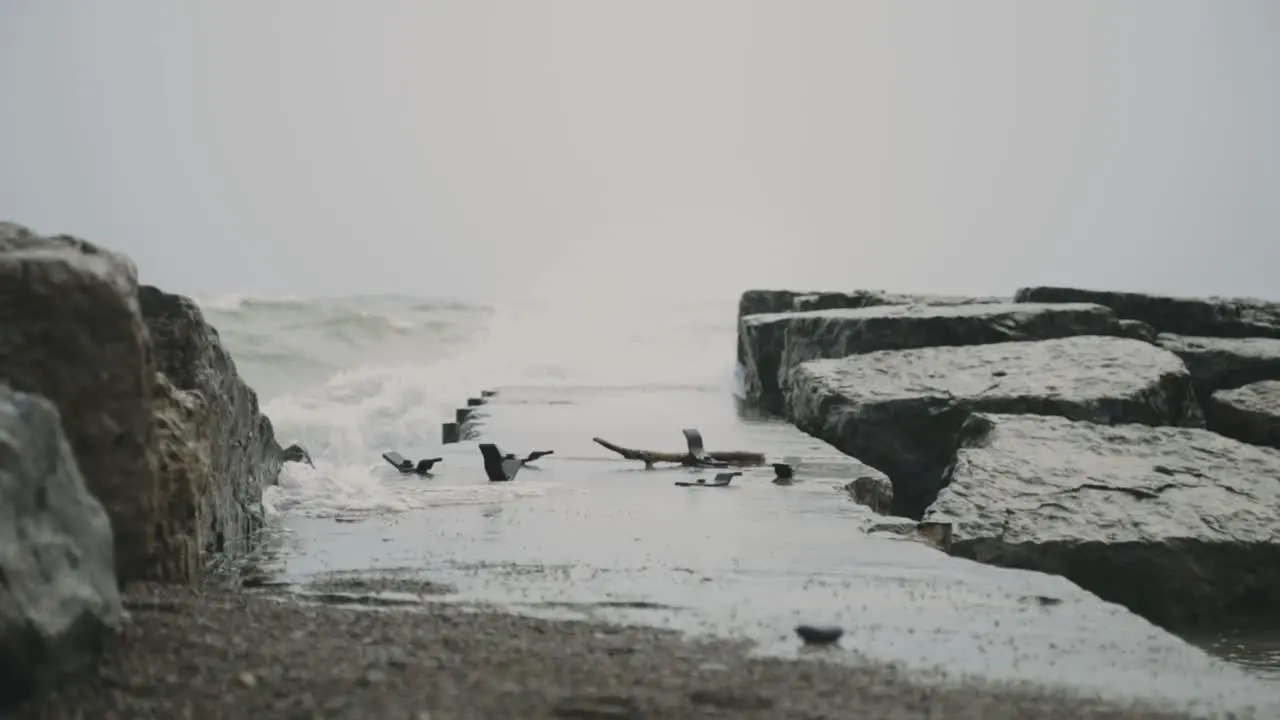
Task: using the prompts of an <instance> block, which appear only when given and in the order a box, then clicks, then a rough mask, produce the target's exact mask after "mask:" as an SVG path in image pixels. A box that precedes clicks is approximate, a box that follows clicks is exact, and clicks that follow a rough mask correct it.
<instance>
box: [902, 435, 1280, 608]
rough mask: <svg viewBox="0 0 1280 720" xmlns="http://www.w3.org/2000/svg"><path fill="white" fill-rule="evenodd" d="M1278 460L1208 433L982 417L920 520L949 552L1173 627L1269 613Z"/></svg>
mask: <svg viewBox="0 0 1280 720" xmlns="http://www.w3.org/2000/svg"><path fill="white" fill-rule="evenodd" d="M1277 477H1280V452H1276V451H1274V450H1270V449H1266V448H1258V447H1254V446H1251V445H1246V444H1244V443H1240V442H1237V441H1235V440H1231V439H1229V438H1226V437H1223V436H1221V435H1218V434H1215V433H1212V432H1209V431H1206V430H1200V429H1192V428H1172V427H1147V426H1142V425H1110V426H1109V425H1099V424H1095V423H1089V422H1079V421H1074V420H1069V419H1066V418H1061V417H1049V416H1038V415H1000V414H986V413H978V414H974V415H972V416H970V418H969V419H968V420H967V421H966V424H965V427H964V429H963V431H962V433H961V441H960V444H959V449H958V451H957V454H956V460H955V463H954V465H953V466H952V467H951V468H949V470H948V472H947V477H946V479H945V480H946V482H947V487H946V488H945V489H944V490H942V492H941V493H939V495H938V499H937V501H936V502H935V503H934V504H933V505H932V506H931V507H930V508H929V511H928V512H927V513H926V515H925V519H926V520H929V521H936V522H950V523H952V524H953V534H952V538H951V543H950V552H952V553H953V554H956V555H960V556H963V557H968V558H972V559H974V560H978V561H980V562H985V563H991V564H996V565H1003V566H1009V567H1018V568H1025V569H1031V570H1039V571H1042V572H1048V573H1053V574H1058V575H1062V576H1065V577H1067V578H1068V579H1070V580H1072V581H1074V582H1076V583H1077V584H1079V585H1080V586H1081V587H1083V588H1085V589H1087V590H1090V591H1092V592H1094V593H1096V594H1097V595H1098V596H1099V597H1101V598H1103V599H1105V600H1110V601H1112V602H1116V603H1119V604H1121V605H1124V606H1126V607H1128V608H1130V609H1132V610H1133V611H1134V612H1137V613H1139V614H1141V615H1143V616H1144V617H1146V618H1148V619H1151V620H1152V621H1153V622H1156V623H1158V624H1161V625H1164V626H1166V627H1185V626H1191V625H1195V624H1199V623H1213V622H1215V621H1217V620H1219V619H1221V618H1224V617H1232V616H1237V617H1239V616H1248V615H1255V616H1257V615H1261V616H1267V615H1274V612H1275V608H1276V607H1277V606H1278V604H1280V577H1278V576H1277V575H1276V573H1275V572H1272V570H1271V568H1275V567H1280V482H1277V481H1276V478H1277Z"/></svg>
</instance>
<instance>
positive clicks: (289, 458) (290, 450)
mask: <svg viewBox="0 0 1280 720" xmlns="http://www.w3.org/2000/svg"><path fill="white" fill-rule="evenodd" d="M280 461H281V462H282V463H287V462H296V463H305V464H307V465H310V466H311V467H315V466H316V464H315V463H314V462H313V461H312V460H311V453H309V452H307V449H306V448H304V447H302V446H301V445H298V444H297V443H294V444H293V445H290V446H289V447H287V448H285V449H284V450H281V451H280Z"/></svg>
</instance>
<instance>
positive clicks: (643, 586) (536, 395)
mask: <svg viewBox="0 0 1280 720" xmlns="http://www.w3.org/2000/svg"><path fill="white" fill-rule="evenodd" d="M549 401H556V402H549ZM488 412H489V413H490V415H489V417H488V418H486V421H485V425H484V434H485V436H486V440H488V441H492V442H496V443H498V444H499V445H500V446H501V447H503V449H504V450H506V451H509V452H515V453H524V452H527V451H528V450H532V449H554V450H555V451H556V454H555V455H553V456H552V457H549V458H546V459H545V460H543V461H541V462H540V463H539V467H538V468H536V469H535V468H529V469H526V470H524V471H522V472H521V473H520V475H519V476H518V477H517V479H516V481H515V482H514V483H512V486H520V488H521V489H522V491H521V492H520V493H514V492H497V491H490V494H489V495H488V496H484V497H485V501H484V502H474V503H461V504H458V503H441V504H432V503H417V504H415V505H414V509H410V510H407V511H404V512H400V513H387V514H383V515H379V516H369V517H366V518H364V519H363V520H362V521H360V522H353V523H336V522H334V521H333V520H332V519H326V518H301V517H287V518H286V520H285V527H286V529H287V531H288V532H289V534H290V537H289V541H288V543H287V545H288V549H286V550H285V551H284V553H283V555H282V559H281V564H280V567H279V573H280V575H281V577H283V578H285V579H288V580H293V581H297V582H308V581H312V580H324V579H332V578H333V577H335V576H334V573H335V572H338V573H364V574H365V575H369V574H370V572H371V571H372V573H373V576H375V577H376V576H377V574H378V573H379V572H382V571H385V572H392V573H401V574H404V573H406V572H410V573H413V572H417V573H420V574H421V577H423V578H426V579H429V580H430V581H431V582H433V583H436V584H438V585H447V586H450V588H452V589H453V590H454V592H453V593H450V594H446V595H437V596H433V597H431V598H428V599H429V600H431V601H440V600H446V601H456V602H495V603H499V604H502V605H504V606H506V607H509V608H512V609H514V610H517V611H522V612H527V613H530V614H537V615H542V616H549V617H587V618H597V619H604V620H615V621H624V622H639V623H645V624H651V625H657V626H660V627H669V628H673V629H678V630H683V631H686V632H691V633H715V634H719V635H731V636H742V637H746V638H749V639H751V640H753V641H755V642H756V643H758V646H759V651H760V652H764V653H770V654H776V655H783V656H789V657H798V656H799V655H800V644H799V642H798V640H797V639H796V637H795V635H794V628H795V626H796V625H798V624H801V623H806V622H807V623H814V624H839V625H841V626H843V627H844V628H845V636H844V638H843V639H842V640H841V648H842V649H841V650H839V651H836V652H835V653H834V654H831V653H827V654H824V657H829V658H830V657H840V656H845V657H848V658H849V659H871V660H876V661H881V662H895V663H901V664H904V665H907V666H910V667H913V668H917V669H921V670H935V671H939V672H941V673H942V674H944V675H951V676H957V675H982V676H986V677H990V678H996V679H1008V680H1026V681H1032V682H1039V683H1048V684H1057V685H1067V686H1070V687H1074V688H1076V689H1079V690H1084V691H1087V692H1095V693H1099V694H1104V695H1105V694H1110V695H1118V696H1137V697H1145V698H1158V699H1164V700H1170V701H1175V702H1178V703H1181V704H1184V705H1187V706H1194V705H1195V704H1197V703H1202V704H1203V706H1204V707H1206V708H1217V707H1229V706H1233V705H1241V704H1245V705H1247V704H1256V705H1262V704H1263V703H1264V702H1275V695H1276V693H1275V686H1274V685H1269V684H1268V683H1266V682H1263V681H1262V680H1259V679H1258V678H1256V677H1252V676H1250V675H1249V674H1248V673H1246V672H1245V671H1243V670H1241V669H1239V668H1238V667H1235V666H1233V665H1230V664H1228V663H1225V662H1221V661H1219V660H1217V659H1216V658H1214V657H1212V656H1211V655H1209V654H1207V653H1206V652H1204V651H1202V650H1200V649H1198V648H1196V647H1194V646H1192V645H1191V644H1189V643H1187V642H1185V641H1183V640H1180V639H1178V638H1176V637H1174V636H1172V635H1170V634H1168V633H1166V632H1164V631H1162V630H1160V629H1159V628H1156V627H1155V626H1153V625H1151V624H1150V623H1148V622H1147V621H1145V620H1143V619H1141V618H1139V617H1137V616H1135V615H1133V614H1132V613H1130V612H1128V611H1127V610H1125V609H1124V608H1121V607H1120V606H1117V605H1113V604H1110V603H1105V602H1102V601H1100V600H1099V599H1097V598H1096V597H1095V596H1093V595H1091V594H1089V593H1086V592H1084V591H1083V590H1081V589H1079V588H1078V587H1076V586H1075V585H1073V584H1072V583H1070V582H1068V581H1066V580H1064V579H1062V578H1059V577H1054V576H1049V575H1043V574H1039V573H1031V572H1023V571H1015V570H1006V569H1001V568H995V567H988V566H984V565H980V564H977V563H973V562H969V561H965V560H960V559H955V558H951V557H948V556H946V555H944V554H943V553H940V552H938V551H936V550H934V549H932V548H930V547H928V546H927V545H924V544H922V543H919V542H913V541H908V540H901V539H895V538H893V537H881V536H871V535H867V534H865V533H864V532H862V529H864V528H866V527H868V526H870V525H872V524H874V523H876V522H879V521H881V520H882V519H883V518H881V517H880V516H877V515H874V514H873V513H872V512H871V511H870V510H868V509H866V508H863V507H860V506H857V505H855V504H853V503H852V502H850V501H849V500H847V499H846V498H845V497H844V496H843V495H842V494H841V492H840V491H839V490H838V488H839V486H840V485H842V484H844V483H846V482H848V481H849V480H850V479H852V478H853V477H856V476H857V475H859V474H862V473H864V472H865V471H866V469H865V468H864V467H863V466H860V465H859V464H858V463H857V462H856V461H853V460H852V459H851V458H847V457H846V456H844V455H842V454H840V453H838V452H836V451H835V450H834V449H832V448H831V447H830V446H827V445H826V444H825V443H821V442H819V441H817V440H814V439H813V438H810V437H808V436H806V435H804V434H802V433H800V432H799V431H797V430H795V429H794V428H792V427H791V426H789V425H785V424H781V423H774V422H758V421H744V420H742V419H740V418H739V417H738V415H737V413H736V412H735V410H734V407H733V403H732V399H731V398H725V397H723V396H721V395H719V394H716V393H707V392H698V391H696V390H655V389H648V390H627V389H612V390H600V391H595V392H591V391H588V390H584V389H577V390H576V391H575V392H573V393H565V392H563V391H557V390H532V389H531V390H518V389H506V390H504V391H503V393H502V395H500V396H499V397H498V398H495V403H494V404H493V405H491V406H489V408H488ZM683 427H698V428H700V429H701V430H702V434H703V437H704V439H705V441H706V444H707V447H708V449H709V450H731V449H751V450H762V451H765V452H768V453H769V454H770V456H771V457H783V456H798V457H802V458H805V462H804V463H802V464H801V465H800V469H799V471H798V472H797V477H798V479H799V480H800V481H799V482H797V483H796V484H795V485H792V486H787V487H780V486H776V485H773V484H771V482H770V480H771V478H772V470H771V469H768V468H759V469H747V470H745V471H744V475H743V476H742V477H739V478H736V479H735V480H734V481H733V485H732V486H731V487H730V488H726V489H682V488H677V487H674V486H673V483H674V482H675V481H676V480H689V479H691V478H696V477H709V475H710V474H711V472H714V471H711V472H708V471H700V472H699V471H692V470H688V469H682V468H674V469H666V470H654V471H645V470H644V469H643V467H642V465H641V464H640V463H635V462H626V461H622V460H620V459H617V458H616V456H613V455H612V454H611V453H609V452H608V451H606V450H604V449H603V448H601V447H599V446H597V445H595V444H594V443H592V442H591V438H592V437H593V436H601V437H604V438H606V439H609V440H612V441H614V442H618V443H620V444H623V445H627V446H630V447H643V448H647V449H657V450H680V449H682V447H683V438H682V436H681V435H680V432H679V431H680V428H683ZM388 482H403V481H402V480H400V479H399V478H395V479H393V480H389V481H388ZM408 487H410V488H411V489H412V490H411V491H412V492H414V493H420V494H427V495H431V494H438V495H439V497H441V498H446V499H447V498H458V497H469V498H470V497H481V496H482V495H483V493H484V492H485V489H488V488H491V487H492V486H490V485H489V484H488V483H487V481H486V480H485V478H484V474H483V471H482V469H481V463H480V454H479V452H478V450H476V449H475V444H474V443H464V444H461V445H458V446H450V458H449V461H448V462H447V463H446V465H445V466H444V467H443V468H442V470H441V471H440V472H439V473H438V474H437V475H436V477H434V478H433V479H431V480H426V481H422V480H418V481H416V482H415V483H414V484H413V485H410V486H408ZM395 589H396V588H392V590H393V591H394V590H395ZM400 589H403V588H400ZM339 599H340V598H339ZM1276 712H1277V714H1278V715H1280V706H1277V707H1276Z"/></svg>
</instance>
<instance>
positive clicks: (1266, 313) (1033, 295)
mask: <svg viewBox="0 0 1280 720" xmlns="http://www.w3.org/2000/svg"><path fill="white" fill-rule="evenodd" d="M1014 298H1015V299H1016V300H1017V301H1018V302H1034V303H1097V304H1098V305H1106V306H1107V307H1109V308H1111V309H1112V310H1114V311H1115V313H1116V315H1117V316H1118V317H1121V318H1124V319H1126V320H1141V321H1142V322H1145V323H1147V324H1148V325H1150V326H1152V327H1154V328H1155V329H1156V330H1158V331H1160V332H1163V333H1176V334H1178V335H1206V336H1210V337H1272V338H1280V303H1275V302H1268V301H1265V300H1257V299H1254V298H1216V297H1211V298H1184V297H1171V296H1168V295H1147V294H1144V293H1132V292H1111V291H1107V290H1085V289H1081V288H1064V287H1028V288H1022V289H1020V290H1018V291H1017V292H1016V293H1015V294H1014Z"/></svg>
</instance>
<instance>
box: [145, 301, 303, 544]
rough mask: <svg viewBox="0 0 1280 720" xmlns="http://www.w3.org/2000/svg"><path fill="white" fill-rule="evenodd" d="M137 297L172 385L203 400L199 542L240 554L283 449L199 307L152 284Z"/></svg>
mask: <svg viewBox="0 0 1280 720" xmlns="http://www.w3.org/2000/svg"><path fill="white" fill-rule="evenodd" d="M138 300H139V302H140V303H141V308H142V315H143V317H144V319H145V320H146V324H147V327H148V328H149V329H150V332H151V339H152V341H153V343H154V346H155V355H156V361H157V364H158V365H159V369H160V370H161V371H162V372H163V373H164V374H165V376H166V377H168V379H169V380H170V381H171V382H172V383H173V386H174V388H176V389H177V390H181V391H187V392H193V393H197V394H198V395H199V396H200V397H201V398H202V401H203V402H202V406H201V409H200V410H199V411H198V413H197V414H198V415H199V423H200V425H201V426H202V427H203V430H202V432H205V433H207V437H208V440H207V443H208V448H209V449H208V451H207V454H208V467H209V469H210V470H211V473H212V474H211V477H210V478H209V480H208V482H207V483H204V490H203V492H202V493H201V501H200V505H199V513H198V516H199V518H200V522H201V525H202V533H201V535H200V537H199V539H198V543H199V545H200V547H201V548H202V549H203V551H204V552H205V553H206V554H211V553H223V554H226V555H227V556H229V557H233V558H234V557H237V556H240V555H243V554H244V553H246V552H248V551H249V550H250V549H251V548H252V547H253V546H254V544H255V536H256V534H257V533H258V531H259V530H260V529H261V528H262V525H263V523H264V521H265V511H264V509H263V505H262V490H263V488H264V487H267V486H270V485H274V484H275V483H276V482H277V481H278V478H279V474H280V465H281V463H282V462H283V455H284V451H283V449H282V448H281V447H280V445H279V444H278V443H277V442H276V439H275V433H274V431H273V430H272V426H271V421H270V419H268V418H267V417H266V416H265V415H263V414H262V413H261V412H260V411H259V408H258V396H257V393H255V392H254V391H253V389H252V388H250V387H249V386H248V385H247V384H245V382H244V380H243V379H241V377H240V375H239V373H237V372H236V365H235V361H234V360H232V358H231V355H230V353H228V352H227V350H226V348H224V347H223V345H222V342H221V340H220V339H219V337H218V332H217V330H215V329H214V328H213V327H212V326H210V325H209V324H208V323H207V322H206V321H205V319H204V314H203V313H202V312H201V311H200V308H199V307H198V306H197V305H196V304H195V303H194V302H192V301H191V300H190V299H189V298H186V297H183V296H181V295H173V294H170V293H166V292H164V291H162V290H159V289H158V288H155V287H151V286H149V285H143V286H142V287H140V288H139V289H138Z"/></svg>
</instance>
